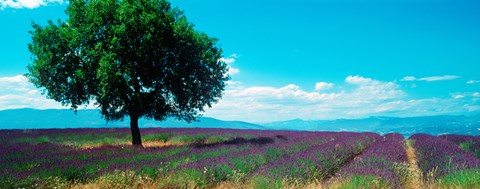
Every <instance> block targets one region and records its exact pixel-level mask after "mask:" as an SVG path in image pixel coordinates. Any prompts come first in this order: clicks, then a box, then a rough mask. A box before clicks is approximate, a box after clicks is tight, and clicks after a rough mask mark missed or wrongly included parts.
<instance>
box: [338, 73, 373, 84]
mask: <svg viewBox="0 0 480 189" xmlns="http://www.w3.org/2000/svg"><path fill="white" fill-rule="evenodd" d="M345 82H347V83H350V84H356V85H365V84H369V83H372V82H376V81H374V80H372V79H370V78H364V77H361V76H351V75H350V76H348V77H347V78H345Z"/></svg>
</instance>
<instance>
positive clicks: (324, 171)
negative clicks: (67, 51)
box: [0, 129, 480, 188]
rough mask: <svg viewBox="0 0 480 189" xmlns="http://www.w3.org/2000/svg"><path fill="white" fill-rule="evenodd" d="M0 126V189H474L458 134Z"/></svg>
mask: <svg viewBox="0 0 480 189" xmlns="http://www.w3.org/2000/svg"><path fill="white" fill-rule="evenodd" d="M142 132H143V133H144V137H143V144H144V146H145V148H138V147H134V146H130V145H129V143H130V142H131V141H130V140H131V139H130V137H129V130H128V129H66V130H63V129H47V130H0V188H53V187H57V188H216V187H218V188H292V187H293V188H319V187H326V188H359V187H360V188H361V187H364V188H478V187H480V160H479V159H478V158H479V157H478V150H479V148H478V146H479V144H480V138H479V137H475V136H466V135H442V136H439V137H437V136H431V135H425V134H415V135H413V136H412V137H410V138H409V139H408V140H405V139H404V137H403V136H402V135H399V134H393V133H392V134H387V135H383V136H381V135H378V134H375V133H354V132H305V131H302V132H296V131H264V130H234V129H143V130H142Z"/></svg>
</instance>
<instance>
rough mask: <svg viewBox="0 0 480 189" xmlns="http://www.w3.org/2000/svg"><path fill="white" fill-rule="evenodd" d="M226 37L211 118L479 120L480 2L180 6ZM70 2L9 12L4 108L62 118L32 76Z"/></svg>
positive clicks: (206, 2) (0, 33) (1, 88)
mask: <svg viewBox="0 0 480 189" xmlns="http://www.w3.org/2000/svg"><path fill="white" fill-rule="evenodd" d="M172 4H173V5H174V6H178V7H179V8H180V9H182V10H184V11H185V14H186V15H187V18H188V19H189V20H190V21H191V22H193V23H194V24H195V25H196V28H197V29H198V30H200V31H203V32H206V33H207V34H209V35H210V36H214V37H217V38H219V39H220V40H219V43H220V44H221V47H222V48H223V50H224V59H223V60H224V61H225V62H227V63H229V66H230V75H231V78H232V80H231V81H229V85H228V87H227V89H226V91H225V95H224V97H223V99H222V100H221V101H220V102H219V103H218V104H216V105H214V106H213V108H212V109H208V110H207V111H206V112H205V115H206V116H211V117H216V118H220V119H226V120H243V121H251V122H268V121H278V120H287V119H295V118H301V119H307V120H308V119H337V118H362V117H368V116H401V117H408V116H423V115H439V114H475V113H478V111H479V110H480V102H479V99H480V94H479V92H480V74H478V73H479V71H478V70H480V11H478V10H480V2H478V1H473V0H456V1H453V0H452V1H438V0H437V1H418V0H417V1H413V0H404V1H395V0H390V1H384V0H382V1H376V0H375V1H373V0H370V1H361V2H360V1H347V0H335V1H333V0H299V1H273V0H264V1H252V0H242V1H231V0H202V1H185V0H183V1H181V0H175V1H172ZM66 6H67V3H65V2H63V1H55V0H31V1H27V0H25V1H18V2H13V1H10V0H9V1H4V0H2V1H0V7H1V8H0V9H1V10H0V24H1V25H2V27H1V28H2V29H1V30H0V41H1V42H0V109H12V108H22V107H31V108H42V109H45V108H61V106H60V105H59V104H58V103H55V102H53V101H51V100H48V99H45V97H43V96H41V94H40V92H39V90H38V89H35V88H34V87H33V86H31V84H29V83H28V82H27V81H26V80H25V78H24V77H22V76H20V75H22V74H24V73H25V72H26V66H27V65H28V64H29V62H30V53H29V52H28V49H27V43H29V41H30V35H29V34H28V31H29V30H30V23H31V21H32V20H33V21H35V22H38V23H45V22H46V20H48V19H53V20H56V19H65V18H66V15H65V14H64V10H65V8H66Z"/></svg>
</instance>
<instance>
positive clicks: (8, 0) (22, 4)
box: [0, 0, 64, 9]
mask: <svg viewBox="0 0 480 189" xmlns="http://www.w3.org/2000/svg"><path fill="white" fill-rule="evenodd" d="M54 3H58V4H63V3H64V1H63V0H16V1H14V0H1V1H0V6H1V9H5V8H14V9H21V8H28V9H34V8H38V7H40V6H47V5H48V4H54Z"/></svg>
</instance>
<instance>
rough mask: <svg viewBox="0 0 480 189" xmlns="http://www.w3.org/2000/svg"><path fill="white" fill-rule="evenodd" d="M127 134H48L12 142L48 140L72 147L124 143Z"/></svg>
mask: <svg viewBox="0 0 480 189" xmlns="http://www.w3.org/2000/svg"><path fill="white" fill-rule="evenodd" d="M127 141H128V136H127V135H125V134H120V133H99V134H87V135H49V136H40V137H23V138H17V139H15V140H14V141H13V142H21V143H31V144H38V143H43V142H50V143H54V144H61V145H67V146H73V147H78V148H81V147H85V146H101V145H120V144H126V143H127Z"/></svg>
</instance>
